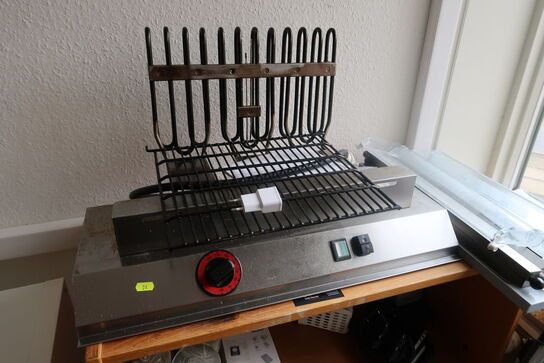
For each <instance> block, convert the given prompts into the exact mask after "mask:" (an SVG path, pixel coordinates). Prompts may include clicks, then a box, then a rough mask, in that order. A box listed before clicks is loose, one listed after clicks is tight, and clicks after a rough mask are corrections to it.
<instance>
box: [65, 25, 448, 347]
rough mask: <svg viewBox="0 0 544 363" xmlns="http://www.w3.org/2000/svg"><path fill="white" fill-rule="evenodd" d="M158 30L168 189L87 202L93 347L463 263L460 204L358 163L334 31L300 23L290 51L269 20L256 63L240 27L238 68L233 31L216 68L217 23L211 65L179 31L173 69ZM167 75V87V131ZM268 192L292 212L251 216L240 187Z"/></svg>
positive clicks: (77, 303)
mask: <svg viewBox="0 0 544 363" xmlns="http://www.w3.org/2000/svg"><path fill="white" fill-rule="evenodd" d="M145 35H146V46H147V61H148V71H149V84H150V91H151V109H152V121H153V122H152V124H153V134H154V138H155V142H156V144H157V146H156V147H154V148H152V149H149V148H148V149H147V151H148V152H149V153H150V154H152V155H153V158H154V166H155V170H156V174H157V184H156V185H153V186H149V187H145V188H141V189H138V190H136V191H134V192H133V193H131V199H130V200H126V201H121V202H117V203H115V204H113V205H108V206H100V207H94V208H89V209H87V212H86V216H85V221H84V226H83V234H82V238H81V241H80V245H79V249H78V254H77V258H76V264H75V268H74V273H73V279H72V287H71V292H72V300H73V303H74V308H75V317H76V326H77V330H78V334H79V341H80V344H81V345H88V344H92V343H97V342H102V341H107V340H112V339H117V338H120V337H126V336H130V335H135V334H139V333H143V332H148V331H153V330H158V329H162V328H166V327H171V326H175V325H179V324H184V323H189V322H193V321H198V320H203V319H207V318H212V317H217V316H222V315H226V314H231V313H234V312H238V311H243V310H247V309H251V308H255V307H259V306H263V305H267V304H272V303H276V302H280V301H286V300H291V299H295V298H299V297H303V296H307V295H310V294H314V293H321V292H324V291H328V290H332V289H337V288H341V287H345V286H350V285H354V284H358V283H361V282H365V281H371V280H375V279H379V278H384V277H388V276H393V275H396V274H400V273H404V272H408V271H413V270H417V269H422V268H426V267H430V266H434V265H438V264H443V263H447V262H451V261H454V260H456V259H457V256H456V254H455V252H456V246H457V240H456V238H455V235H454V232H453V229H452V226H451V223H450V220H449V217H448V213H447V211H446V210H444V209H443V208H441V207H439V206H438V205H437V204H436V203H434V202H433V201H432V200H431V199H429V198H428V197H426V196H425V195H423V194H422V193H421V192H419V191H417V190H415V189H414V183H415V176H414V175H413V174H412V173H410V172H409V171H407V170H405V169H401V168H397V167H380V168H369V169H366V170H361V169H357V168H356V167H354V166H353V165H352V164H351V163H350V162H348V160H347V159H346V158H345V156H344V154H342V153H341V152H339V151H338V150H336V149H335V148H334V147H333V146H332V145H331V144H330V143H328V142H327V141H326V137H325V136H326V133H327V130H328V129H329V126H330V125H331V117H332V104H333V93H334V92H333V91H334V78H335V74H336V33H335V31H334V29H329V30H328V31H326V32H322V30H321V29H319V28H316V29H315V30H313V32H312V33H311V36H309V33H308V32H307V30H306V29H305V28H301V29H299V30H298V32H297V34H296V39H294V35H293V32H292V31H291V29H290V28H286V29H285V30H284V31H283V32H282V37H281V45H280V49H281V51H280V57H279V59H278V60H279V62H278V60H277V59H276V38H275V31H274V29H269V31H268V32H267V36H266V46H265V53H266V54H265V57H264V58H265V63H260V55H259V51H260V46H259V34H258V31H257V29H256V28H253V29H252V30H251V33H250V41H249V43H250V44H249V49H248V51H249V61H248V59H247V55H246V54H247V53H244V48H243V46H242V33H241V30H240V29H239V28H236V30H235V31H234V57H233V59H234V63H231V64H228V63H227V56H226V51H225V34H224V31H223V29H221V28H220V29H219V30H218V32H217V53H216V59H217V64H208V50H207V40H206V33H205V31H204V29H201V30H200V32H199V42H198V44H199V54H200V63H199V64H192V63H191V60H190V54H191V52H190V49H189V32H188V30H187V29H185V28H184V29H183V31H182V54H183V64H182V65H174V64H172V54H171V45H170V34H169V30H168V28H164V33H163V41H164V52H165V64H163V65H155V64H154V59H153V53H152V45H151V32H150V30H149V29H146V32H145ZM293 49H294V55H293ZM243 55H246V56H245V57H243ZM243 58H245V60H244V59H243ZM157 83H163V84H166V87H167V94H168V96H167V101H168V102H167V106H168V107H169V112H168V114H169V117H170V122H169V127H167V133H168V141H166V139H165V137H164V136H163V135H162V134H161V132H160V131H161V130H160V129H161V127H162V128H164V126H165V125H164V124H162V123H160V122H159V116H158V115H159V107H158V104H157V98H158V97H157V95H158V94H160V93H159V92H158V90H157ZM180 85H182V86H184V87H183V88H180V87H179V86H180ZM180 89H181V90H182V91H184V92H183V93H184V97H180V96H179V94H178V95H176V93H179V91H180ZM261 89H264V92H263V93H261ZM214 97H215V98H214ZM212 99H214V100H216V101H217V102H215V103H214V104H212V102H211V100H212ZM180 100H182V101H183V103H184V105H183V106H184V107H183V108H184V110H185V113H184V115H180V114H178V112H177V111H178V106H177V105H176V102H177V101H180ZM197 105H201V106H202V108H201V109H199V108H197V107H196V106H197ZM212 106H214V107H212ZM262 107H264V112H262V111H263V110H262ZM197 111H199V112H197ZM200 111H201V112H200ZM197 120H201V121H197ZM212 120H218V122H216V123H214V122H212ZM197 126H200V127H197ZM216 128H217V132H214V130H215V129H216ZM199 138H200V140H198V139H199ZM269 187H275V188H276V189H277V191H278V193H279V195H280V196H281V199H282V204H283V206H282V210H281V211H278V212H270V213H261V212H248V213H245V212H244V207H243V206H241V204H240V203H241V202H240V197H241V196H242V195H245V194H250V193H255V192H257V191H258V190H260V189H262V188H269Z"/></svg>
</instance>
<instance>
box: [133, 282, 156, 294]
mask: <svg viewBox="0 0 544 363" xmlns="http://www.w3.org/2000/svg"><path fill="white" fill-rule="evenodd" d="M154 288H155V284H154V283H153V281H147V282H137V283H136V291H138V292H144V291H153V289H154Z"/></svg>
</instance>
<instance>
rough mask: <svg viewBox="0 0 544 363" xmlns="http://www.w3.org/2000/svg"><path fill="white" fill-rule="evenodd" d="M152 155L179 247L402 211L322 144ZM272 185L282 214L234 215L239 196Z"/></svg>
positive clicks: (216, 147)
mask: <svg viewBox="0 0 544 363" xmlns="http://www.w3.org/2000/svg"><path fill="white" fill-rule="evenodd" d="M150 151H151V152H153V153H154V155H155V161H156V170H157V177H158V180H159V184H160V185H161V188H160V198H161V203H162V209H163V217H164V220H165V221H166V225H167V229H168V230H169V233H168V235H170V240H169V241H168V242H169V245H170V246H171V247H172V248H176V247H184V246H185V247H189V246H194V245H199V244H205V243H213V242H218V241H224V240H228V239H235V238H240V237H244V236H250V235H258V234H263V233H269V232H273V231H280V230H286V229H291V228H296V227H301V226H306V225H312V224H319V223H324V222H329V221H336V220H340V219H345V218H350V217H356V216H362V215H366V214H371V213H376V212H382V211H386V210H391V209H398V208H399V207H398V206H397V205H396V204H395V203H394V202H393V201H392V200H391V199H389V197H387V195H385V194H384V193H383V192H382V191H380V190H379V189H378V188H377V187H375V186H374V185H373V184H372V183H371V182H370V181H369V180H368V179H367V178H366V177H365V176H364V175H363V174H362V173H361V172H360V171H358V170H356V169H355V168H353V166H352V165H351V164H349V162H348V161H347V160H346V159H345V158H344V157H343V156H342V155H341V154H340V153H339V152H338V151H337V150H335V149H334V148H333V147H332V146H331V145H330V144H329V143H328V142H327V141H325V140H324V139H321V138H316V139H315V140H314V141H313V142H310V143H307V141H306V140H305V139H304V137H294V138H282V137H278V138H271V139H270V141H269V142H268V144H267V147H266V148H264V147H263V148H254V149H246V148H244V147H243V146H242V145H241V144H240V143H239V142H224V143H217V144H209V145H207V146H203V147H196V148H194V149H193V151H192V152H191V153H190V154H189V155H185V156H183V157H180V155H179V153H177V152H176V151H165V150H160V149H156V150H150ZM270 186H276V187H277V188H278V191H279V192H280V194H281V195H282V199H283V210H282V212H274V213H267V214H263V213H260V212H252V213H244V212H243V211H236V210H234V209H235V208H236V207H238V206H239V205H238V204H237V202H236V201H235V200H236V199H238V198H239V197H240V195H242V194H247V193H254V192H255V191H256V190H257V189H259V188H265V187H270ZM172 236H173V237H172Z"/></svg>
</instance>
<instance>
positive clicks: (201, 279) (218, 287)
mask: <svg viewBox="0 0 544 363" xmlns="http://www.w3.org/2000/svg"><path fill="white" fill-rule="evenodd" d="M241 278H242V267H241V266H240V262H239V261H238V259H237V258H236V257H234V255H233V254H232V253H230V252H227V251H223V250H216V251H211V252H209V253H208V254H206V255H204V256H203V257H202V258H201V259H200V262H199V263H198V266H197V269H196V280H197V281H198V284H199V285H200V287H201V288H202V289H203V290H204V291H206V292H207V293H209V294H211V295H215V296H221V295H227V294H229V293H230V292H232V290H234V289H235V288H236V286H238V283H239V282H240V279H241Z"/></svg>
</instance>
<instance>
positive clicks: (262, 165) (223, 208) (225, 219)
mask: <svg viewBox="0 0 544 363" xmlns="http://www.w3.org/2000/svg"><path fill="white" fill-rule="evenodd" d="M163 40H164V51H165V64H163V65H155V63H154V60H153V53H152V44H151V32H150V30H149V28H146V46H147V59H148V70H149V82H150V90H151V106H152V118H153V132H154V137H155V141H156V143H157V145H158V147H157V148H154V149H148V151H149V152H151V153H153V155H154V158H155V166H156V172H157V180H158V184H157V187H158V188H157V189H158V195H159V198H160V204H161V211H162V213H161V215H162V218H163V221H164V222H165V223H164V225H165V235H166V236H167V239H168V243H167V245H168V248H170V249H174V248H178V247H190V246H195V245H201V244H206V243H213V242H218V241H224V240H228V239H235V238H240V237H244V236H249V235H258V234H263V233H268V232H274V231H280V230H286V229H292V228H296V227H301V226H306V225H312V224H319V223H324V222H329V221H335V220H341V219H345V218H350V217H355V216H361V215H366V214H371V213H376V212H382V211H386V210H391V209H398V208H399V207H398V205H397V204H396V203H395V202H393V201H392V200H391V199H390V198H389V197H388V196H387V195H386V194H385V193H383V192H382V191H381V190H380V189H379V188H377V187H376V186H375V185H373V184H372V183H371V182H370V180H369V179H367V178H366V177H365V176H364V175H363V174H362V173H361V172H359V171H357V170H356V169H355V168H354V166H353V165H351V164H350V163H349V162H348V161H347V160H346V159H345V157H344V156H342V155H341V154H340V153H339V152H338V151H337V150H336V149H334V148H333V147H332V146H331V145H330V144H329V143H328V142H327V141H326V140H325V135H326V133H327V130H328V128H329V126H330V124H331V115H332V101H333V90H334V76H335V73H336V64H335V61H336V33H335V31H334V29H329V30H327V31H326V33H325V35H324V36H323V32H322V30H321V29H320V28H317V29H315V30H314V31H313V32H312V35H311V39H309V37H308V32H307V30H306V29H305V28H301V29H299V30H298V32H297V35H296V41H295V42H293V33H292V31H291V29H290V28H286V29H284V31H283V33H282V37H281V56H280V57H279V58H280V62H279V63H276V41H275V31H274V29H273V28H271V29H269V30H268V32H267V36H266V49H265V58H266V63H259V61H260V48H259V34H258V30H257V29H256V28H253V29H252V30H251V34H250V46H249V49H248V50H249V62H248V57H247V53H244V51H243V46H242V33H241V30H240V28H236V29H235V31H234V54H233V59H234V63H232V64H227V63H226V62H227V56H226V52H225V34H224V31H223V29H221V28H220V29H219V30H218V32H217V60H218V64H208V50H207V40H206V32H205V30H204V29H200V32H199V53H200V64H191V60H190V54H191V52H190V49H189V32H188V30H187V29H186V28H184V29H183V31H182V53H183V63H184V64H183V65H173V64H172V54H171V53H172V52H171V45H170V33H169V30H168V28H164V33H163ZM294 43H296V44H294ZM293 45H295V50H294V57H293ZM308 48H309V51H308ZM244 55H245V60H243V58H244V57H243V56H244ZM293 58H294V62H293ZM156 82H167V85H168V102H169V111H170V112H169V117H170V129H169V134H170V135H171V139H170V141H169V142H165V141H164V140H163V137H161V132H160V130H159V121H158V120H159V117H158V107H157V90H156V87H155V86H156V85H155V83H156ZM176 82H183V84H184V86H185V87H184V93H185V97H184V109H185V111H186V114H185V115H184V117H178V115H177V113H176V109H177V106H176V101H178V100H179V98H176V94H175V93H176V90H177V88H176V87H175V83H176ZM211 82H217V84H216V85H213V84H212V83H211ZM263 83H264V90H265V92H264V95H262V94H261V93H260V90H261V86H263ZM211 86H216V87H215V88H216V89H217V91H218V92H211ZM195 87H198V89H199V90H200V92H199V93H201V95H202V99H201V100H198V101H197V100H195V99H193V90H194V88H195ZM232 93H234V97H232V96H233V94H232ZM277 95H279V97H277ZM213 96H216V97H217V101H218V102H216V105H218V110H215V108H214V107H211V106H213V104H212V103H211V101H210V99H211V98H212V97H213ZM196 104H201V105H202V106H203V107H202V109H201V110H198V109H196V108H195V105H196ZM262 106H264V108H265V112H264V117H263V116H261V107H262ZM214 110H215V114H214ZM229 110H230V111H229ZM199 111H201V112H199ZM195 119H202V124H203V132H204V135H203V137H202V141H197V137H196V134H197V132H195ZM214 119H215V120H217V121H218V122H217V125H215V124H214V123H212V120H214ZM214 127H217V128H218V129H219V131H220V132H216V133H215V134H219V136H220V137H221V138H222V139H223V141H220V142H215V143H212V142H210V140H211V138H212V137H211V135H212V130H213V129H214ZM233 131H234V132H233ZM229 132H230V133H233V134H232V135H231V134H229ZM214 136H215V135H214ZM182 141H184V142H182ZM270 186H275V187H277V189H278V191H279V193H280V195H281V196H282V200H283V210H282V211H281V212H274V213H267V214H263V213H260V212H252V213H244V212H243V211H240V210H239V209H240V208H238V207H239V205H237V200H238V199H239V197H240V195H243V194H248V193H254V192H255V191H256V190H257V189H259V188H265V187H270Z"/></svg>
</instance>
